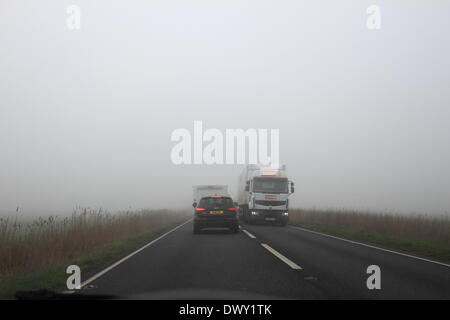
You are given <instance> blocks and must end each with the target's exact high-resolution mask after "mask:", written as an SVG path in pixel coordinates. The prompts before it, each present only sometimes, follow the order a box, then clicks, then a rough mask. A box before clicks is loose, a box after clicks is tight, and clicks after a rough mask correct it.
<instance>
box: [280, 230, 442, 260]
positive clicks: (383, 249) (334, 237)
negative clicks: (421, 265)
mask: <svg viewBox="0 0 450 320" xmlns="http://www.w3.org/2000/svg"><path fill="white" fill-rule="evenodd" d="M289 227H291V228H294V229H299V230H303V231H306V232H311V233H315V234H318V235H321V236H324V237H328V238H333V239H337V240H341V241H345V242H349V243H352V244H357V245H360V246H364V247H368V248H372V249H377V250H381V251H385V252H389V253H393V254H397V255H400V256H404V257H408V258H412V259H417V260H422V261H426V262H430V263H434V264H438V265H441V266H444V267H450V264H446V263H443V262H439V261H434V260H430V259H426V258H421V257H418V256H413V255H410V254H407V253H402V252H398V251H393V250H389V249H385V248H380V247H376V246H372V245H370V244H365V243H362V242H357V241H353V240H348V239H344V238H340V237H336V236H332V235H329V234H326V233H322V232H318V231H313V230H308V229H305V228H302V227H297V226H292V225H290V226H289Z"/></svg>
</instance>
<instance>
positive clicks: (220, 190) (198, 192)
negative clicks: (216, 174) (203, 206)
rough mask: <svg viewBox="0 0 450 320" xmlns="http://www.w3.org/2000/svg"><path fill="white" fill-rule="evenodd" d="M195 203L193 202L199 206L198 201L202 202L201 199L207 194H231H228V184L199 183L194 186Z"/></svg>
mask: <svg viewBox="0 0 450 320" xmlns="http://www.w3.org/2000/svg"><path fill="white" fill-rule="evenodd" d="M192 191H193V197H194V203H193V204H192V205H193V206H194V207H196V206H197V203H199V202H200V199H201V198H203V197H207V196H229V194H228V186H227V185H221V184H214V185H198V186H192Z"/></svg>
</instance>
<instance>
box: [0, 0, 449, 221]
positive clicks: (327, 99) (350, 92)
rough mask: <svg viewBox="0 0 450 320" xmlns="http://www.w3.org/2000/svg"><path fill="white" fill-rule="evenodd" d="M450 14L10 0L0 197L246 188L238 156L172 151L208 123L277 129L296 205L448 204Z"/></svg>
mask: <svg viewBox="0 0 450 320" xmlns="http://www.w3.org/2000/svg"><path fill="white" fill-rule="evenodd" d="M69 4H77V5H79V6H80V8H81V30H72V31H70V30H68V29H67V27H66V19H67V16H68V15H67V14H66V8H67V6H68V5H69ZM371 4H377V5H379V6H380V7H381V29H380V30H372V31H371V30H368V29H367V27H366V19H367V14H366V8H367V7H368V6H369V5H371ZM449 18H450V3H448V2H447V1H359V0H358V1H356V0H352V1H345V2H342V1H341V2H339V3H338V2H337V1H315V2H313V1H309V4H306V3H305V2H300V1H265V0H263V1H261V0H258V1H242V0H240V1H234V0H232V1H230V0H228V1H206V0H205V1H173V0H169V1H123V0H122V1H106V0H96V1H79V0H74V1H56V0H55V1H33V2H31V1H22V0H1V1H0V212H6V213H8V212H13V211H14V210H15V209H16V207H17V206H20V208H21V210H22V211H24V212H39V213H42V212H63V211H70V210H71V209H72V208H73V207H75V206H77V205H80V206H83V207H92V208H98V207H103V208H106V209H109V210H121V209H128V208H129V207H131V208H135V209H138V208H144V207H145V208H150V207H159V208H161V207H167V208H182V207H188V206H189V205H190V203H191V202H192V189H191V186H192V185H195V184H228V185H230V188H231V190H232V191H235V190H236V184H237V179H238V175H239V173H240V171H241V170H242V166H238V165H233V166H230V165H212V166H207V165H179V166H176V165H174V164H172V162H171V160H170V152H171V149H172V147H173V146H174V145H175V143H174V142H171V141H170V135H171V133H172V131H173V130H175V129H178V128H186V129H188V130H190V131H191V132H192V130H193V121H194V120H201V121H203V126H204V128H205V129H208V128H217V129H220V130H222V131H223V132H225V129H228V128H230V129H233V128H242V129H248V128H256V129H258V128H263V129H272V128H279V129H280V157H281V159H280V161H281V162H282V163H284V164H286V166H287V169H288V174H289V177H290V178H291V179H292V180H293V181H295V184H296V192H295V194H294V195H293V196H292V201H291V206H294V207H314V206H315V207H317V208H328V207H333V208H355V209H371V210H393V211H400V212H419V213H421V212H423V213H444V212H449V211H450V196H449V190H450V150H449V149H450V148H449V146H450V59H449V57H450V37H449V31H450V19H449Z"/></svg>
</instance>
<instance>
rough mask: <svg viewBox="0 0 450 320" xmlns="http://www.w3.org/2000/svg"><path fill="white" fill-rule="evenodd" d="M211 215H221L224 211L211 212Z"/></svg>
mask: <svg viewBox="0 0 450 320" xmlns="http://www.w3.org/2000/svg"><path fill="white" fill-rule="evenodd" d="M209 213H210V214H221V213H223V210H219V211H210V212H209Z"/></svg>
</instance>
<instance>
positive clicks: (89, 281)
mask: <svg viewBox="0 0 450 320" xmlns="http://www.w3.org/2000/svg"><path fill="white" fill-rule="evenodd" d="M191 220H192V219H189V220H188V221H186V222H183V223H182V224H180V225H179V226H177V227H175V228H173V229H172V230H169V231H167V232H166V233H164V234H163V235H161V236H159V237H158V238H156V239H154V240H152V241H150V242H149V243H147V244H146V245H144V246H143V247H141V248H139V249H137V250H136V251H134V252H132V253H130V254H129V255H127V256H126V257H125V258H122V259H120V260H119V261H117V262H115V263H113V264H112V265H110V266H109V267H108V268H106V269H104V270H102V271H100V272H99V273H97V274H95V275H93V276H92V277H90V278H89V279H87V280H86V281H84V282H83V283H81V288H83V287H84V286H86V285H87V284H89V283H91V282H92V281H94V280H95V279H97V278H99V277H101V276H102V275H104V274H105V273H107V272H108V271H110V270H111V269H114V268H115V267H117V266H118V265H119V264H121V263H122V262H124V261H126V260H128V259H130V258H131V257H132V256H134V255H135V254H137V253H139V252H141V251H142V250H144V249H145V248H147V247H149V246H151V245H152V244H154V243H155V242H157V241H158V240H161V239H162V238H164V237H165V236H167V235H168V234H169V233H171V232H173V231H175V230H177V229H178V228H181V227H182V226H184V225H185V224H186V223H188V222H190V221H191ZM72 292H75V291H72ZM72 292H67V293H72Z"/></svg>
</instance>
